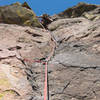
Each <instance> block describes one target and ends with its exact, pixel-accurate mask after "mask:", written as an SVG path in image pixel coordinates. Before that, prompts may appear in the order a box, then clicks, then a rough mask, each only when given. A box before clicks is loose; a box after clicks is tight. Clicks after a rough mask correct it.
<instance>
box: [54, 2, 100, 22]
mask: <svg viewBox="0 0 100 100" xmlns="http://www.w3.org/2000/svg"><path fill="white" fill-rule="evenodd" d="M98 7H100V6H99V5H92V4H86V3H83V2H80V3H79V4H77V5H76V6H74V7H72V8H68V9H67V10H65V11H63V12H61V13H59V14H56V15H54V16H52V18H53V19H55V20H56V19H59V18H75V17H80V16H82V14H83V13H84V12H89V11H93V10H94V9H96V8H98Z"/></svg>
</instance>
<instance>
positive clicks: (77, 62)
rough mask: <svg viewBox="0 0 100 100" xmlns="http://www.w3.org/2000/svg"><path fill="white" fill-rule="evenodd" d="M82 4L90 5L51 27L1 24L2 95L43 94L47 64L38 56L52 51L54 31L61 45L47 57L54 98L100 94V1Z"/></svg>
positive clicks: (24, 99)
mask: <svg viewBox="0 0 100 100" xmlns="http://www.w3.org/2000/svg"><path fill="white" fill-rule="evenodd" d="M80 5H85V6H86V7H90V6H91V7H90V8H91V9H90V8H89V9H90V10H88V11H87V10H86V9H85V8H84V9H85V10H86V11H83V12H80V13H81V15H82V16H78V18H77V16H75V18H65V17H63V16H62V18H58V20H55V21H54V22H52V23H51V24H49V25H48V29H49V31H47V30H44V29H39V28H34V29H33V28H30V27H21V26H17V25H8V24H0V100H2V99H3V100H42V99H43V92H44V89H43V88H44V68H45V66H44V65H42V64H40V63H37V62H34V60H39V59H40V60H44V59H45V58H47V57H48V56H49V55H50V54H51V53H52V51H53V50H54V49H55V43H54V41H53V39H52V37H53V38H54V40H55V42H56V44H57V46H56V49H55V51H54V55H52V58H51V60H50V61H49V63H48V67H49V69H48V75H49V90H50V91H49V95H50V100H100V19H99V14H100V12H99V6H96V5H88V4H83V3H82V4H80ZM77 7H80V6H79V5H77V6H75V7H73V8H72V9H73V11H74V9H75V11H76V9H77ZM92 8H93V9H92ZM91 15H92V16H91ZM94 16H95V17H94ZM24 59H26V60H24Z"/></svg>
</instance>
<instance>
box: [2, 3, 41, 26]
mask: <svg viewBox="0 0 100 100" xmlns="http://www.w3.org/2000/svg"><path fill="white" fill-rule="evenodd" d="M0 22H1V23H7V24H18V25H26V26H33V27H42V26H41V24H40V23H39V21H38V19H37V18H36V15H35V13H34V12H33V11H32V10H31V9H29V8H28V5H27V4H26V3H24V4H23V5H21V4H20V3H15V4H12V5H9V6H4V7H0Z"/></svg>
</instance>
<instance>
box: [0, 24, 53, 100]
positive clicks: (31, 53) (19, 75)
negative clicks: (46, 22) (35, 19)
mask: <svg viewBox="0 0 100 100" xmlns="http://www.w3.org/2000/svg"><path fill="white" fill-rule="evenodd" d="M52 44H53V41H52V40H51V36H50V34H49V32H48V31H46V30H43V29H37V28H35V29H32V28H30V27H21V26H17V25H8V24H0V100H31V99H32V98H33V94H35V93H33V89H34V85H35V84H31V83H30V81H29V79H28V75H29V74H28V73H29V72H28V71H30V70H29V68H30V67H29V66H31V65H32V63H33V60H36V59H42V58H45V57H46V56H47V55H48V54H49V53H50V52H51V50H52ZM23 59H28V60H30V61H28V62H23ZM24 63H27V65H26V64H24Z"/></svg>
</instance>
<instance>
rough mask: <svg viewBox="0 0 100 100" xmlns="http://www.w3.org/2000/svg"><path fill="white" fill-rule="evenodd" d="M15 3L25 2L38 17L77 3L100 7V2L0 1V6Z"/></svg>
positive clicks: (68, 0)
mask: <svg viewBox="0 0 100 100" xmlns="http://www.w3.org/2000/svg"><path fill="white" fill-rule="evenodd" d="M17 1H19V2H21V3H23V2H24V1H26V2H27V3H28V4H29V5H30V7H31V8H32V9H33V11H34V12H35V13H36V15H38V16H39V15H41V14H43V13H47V14H49V15H53V14H55V13H59V12H61V11H64V10H65V9H67V8H69V7H72V6H74V5H76V4H77V3H79V2H86V3H90V4H99V5H100V0H0V6H3V5H8V4H11V3H14V2H17Z"/></svg>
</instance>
